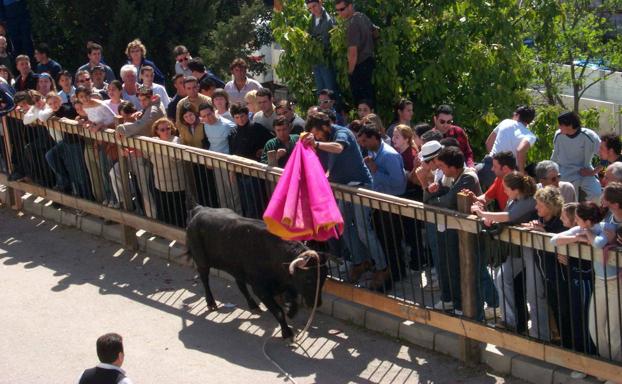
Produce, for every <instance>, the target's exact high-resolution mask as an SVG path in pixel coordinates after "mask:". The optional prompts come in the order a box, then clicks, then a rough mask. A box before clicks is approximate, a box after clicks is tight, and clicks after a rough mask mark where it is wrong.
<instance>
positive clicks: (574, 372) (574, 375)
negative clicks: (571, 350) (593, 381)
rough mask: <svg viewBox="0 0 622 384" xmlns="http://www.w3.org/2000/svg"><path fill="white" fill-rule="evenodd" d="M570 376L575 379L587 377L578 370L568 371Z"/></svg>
mask: <svg viewBox="0 0 622 384" xmlns="http://www.w3.org/2000/svg"><path fill="white" fill-rule="evenodd" d="M570 377H571V378H573V379H575V380H580V379H585V378H586V377H587V375H586V374H585V373H583V372H579V371H572V372H570Z"/></svg>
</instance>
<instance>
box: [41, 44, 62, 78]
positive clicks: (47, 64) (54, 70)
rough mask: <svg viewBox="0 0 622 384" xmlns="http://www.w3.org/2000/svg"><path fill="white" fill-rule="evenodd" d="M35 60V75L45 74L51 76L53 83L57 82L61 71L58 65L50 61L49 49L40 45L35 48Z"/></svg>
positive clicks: (44, 45)
mask: <svg viewBox="0 0 622 384" xmlns="http://www.w3.org/2000/svg"><path fill="white" fill-rule="evenodd" d="M35 59H37V67H36V71H35V72H37V73H43V72H47V73H49V74H50V75H52V78H53V79H54V81H58V74H59V73H60V72H61V71H62V70H63V67H61V65H60V64H58V63H57V62H56V61H54V60H52V59H50V47H48V45H47V44H45V43H41V44H39V45H37V48H35Z"/></svg>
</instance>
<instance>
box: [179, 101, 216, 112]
mask: <svg viewBox="0 0 622 384" xmlns="http://www.w3.org/2000/svg"><path fill="white" fill-rule="evenodd" d="M184 106H185V104H184ZM204 109H209V110H210V111H212V112H214V105H213V104H212V103H201V104H199V112H201V111H202V110H204Z"/></svg>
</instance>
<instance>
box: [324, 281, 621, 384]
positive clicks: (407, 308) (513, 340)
mask: <svg viewBox="0 0 622 384" xmlns="http://www.w3.org/2000/svg"><path fill="white" fill-rule="evenodd" d="M324 292H326V293H329V294H331V295H334V296H337V297H339V298H341V299H344V300H347V301H351V302H354V303H357V304H360V305H363V306H365V307H368V308H372V309H375V310H378V311H381V312H385V313H389V314H391V315H394V316H396V317H399V318H401V319H405V320H410V321H413V322H416V323H420V324H425V325H429V326H431V327H434V328H438V329H442V330H444V331H448V332H452V333H454V334H456V335H458V336H463V337H466V338H469V339H472V340H476V341H479V342H482V343H488V344H493V345H495V346H497V347H501V348H504V349H507V350H509V351H513V352H516V353H519V354H521V355H524V356H529V357H532V358H534V359H538V360H541V361H545V362H548V363H551V364H555V365H559V366H562V367H565V368H568V369H572V370H576V371H580V372H585V373H586V374H588V375H592V376H597V377H601V378H605V379H608V380H612V381H614V382H617V381H619V378H620V377H622V366H619V365H616V364H614V363H609V362H606V361H603V360H599V359H597V358H594V357H590V356H587V355H584V354H581V353H577V352H573V351H569V350H566V349H563V348H560V347H556V346H552V345H546V344H544V343H543V342H540V341H536V340H530V339H528V338H526V337H523V336H519V335H516V334H512V333H509V332H506V331H502V330H499V329H495V328H492V327H489V326H487V325H485V324H482V323H479V322H475V321H472V320H468V319H465V318H460V317H454V316H450V315H448V314H445V313H443V312H437V311H433V310H430V309H427V308H422V307H420V306H417V305H415V304H412V303H407V302H404V301H397V300H395V299H391V298H389V297H386V296H384V295H381V294H379V293H375V292H371V291H369V290H366V289H362V288H357V287H354V286H352V285H349V284H345V283H341V282H339V281H336V280H334V279H327V280H326V283H325V284H324Z"/></svg>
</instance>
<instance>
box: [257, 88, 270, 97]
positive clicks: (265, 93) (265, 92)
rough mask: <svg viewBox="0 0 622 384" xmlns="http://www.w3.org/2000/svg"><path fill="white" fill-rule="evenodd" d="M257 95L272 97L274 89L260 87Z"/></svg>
mask: <svg viewBox="0 0 622 384" xmlns="http://www.w3.org/2000/svg"><path fill="white" fill-rule="evenodd" d="M255 95H256V96H257V97H267V98H269V99H272V91H271V90H269V89H268V88H260V89H259V90H257V93H256V94H255Z"/></svg>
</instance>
